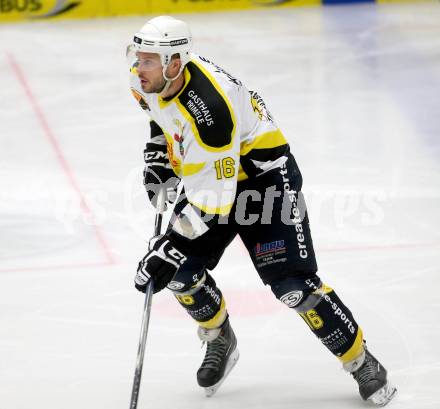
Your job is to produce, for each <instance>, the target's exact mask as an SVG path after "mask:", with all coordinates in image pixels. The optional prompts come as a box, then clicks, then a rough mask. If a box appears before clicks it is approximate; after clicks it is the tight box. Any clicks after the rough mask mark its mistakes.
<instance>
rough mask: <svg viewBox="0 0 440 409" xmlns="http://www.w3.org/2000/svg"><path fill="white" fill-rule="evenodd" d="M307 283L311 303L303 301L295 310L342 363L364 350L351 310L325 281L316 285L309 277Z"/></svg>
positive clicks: (361, 337) (360, 334)
mask: <svg viewBox="0 0 440 409" xmlns="http://www.w3.org/2000/svg"><path fill="white" fill-rule="evenodd" d="M306 283H307V284H308V285H309V286H310V288H311V289H313V292H312V294H310V296H309V299H310V301H312V303H311V304H310V303H308V302H304V303H303V304H302V305H300V306H299V307H297V308H296V310H297V311H298V313H299V314H300V316H301V317H302V318H303V319H304V321H305V322H306V323H307V325H308V326H309V327H310V328H311V330H312V331H313V332H314V334H315V335H316V336H317V337H318V338H319V339H320V340H321V342H322V343H323V344H324V345H325V346H326V347H327V348H328V350H329V351H330V352H331V353H332V354H334V355H336V356H337V357H338V358H339V360H340V361H341V362H342V363H348V362H350V361H352V360H354V359H355V358H357V357H358V356H359V355H361V354H362V353H363V350H364V349H363V334H362V330H361V328H360V327H359V326H358V324H357V323H356V321H355V320H354V318H353V315H352V314H351V312H350V310H349V309H348V308H347V307H346V306H345V305H344V304H343V302H342V301H341V300H340V298H339V297H338V296H337V295H336V293H335V292H334V290H333V289H332V288H330V287H328V286H326V285H325V284H322V285H321V286H320V287H319V288H318V287H317V286H316V285H315V284H314V283H313V282H312V281H311V280H306ZM306 301H307V300H306ZM301 307H302V308H301Z"/></svg>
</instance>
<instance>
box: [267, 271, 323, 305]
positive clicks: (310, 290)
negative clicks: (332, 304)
mask: <svg viewBox="0 0 440 409" xmlns="http://www.w3.org/2000/svg"><path fill="white" fill-rule="evenodd" d="M270 286H271V289H272V292H273V293H274V295H275V297H276V298H278V299H279V300H280V301H281V302H282V303H283V304H285V305H286V306H287V307H289V308H293V309H295V310H296V311H297V312H299V313H301V312H304V311H308V310H310V309H312V308H314V307H315V306H316V305H317V304H318V303H319V302H320V300H321V295H319V293H317V292H316V290H317V289H319V288H320V287H321V286H322V283H321V280H320V278H319V277H318V276H317V275H316V274H310V276H308V277H301V278H298V277H285V278H283V279H280V280H276V281H274V282H272V283H270Z"/></svg>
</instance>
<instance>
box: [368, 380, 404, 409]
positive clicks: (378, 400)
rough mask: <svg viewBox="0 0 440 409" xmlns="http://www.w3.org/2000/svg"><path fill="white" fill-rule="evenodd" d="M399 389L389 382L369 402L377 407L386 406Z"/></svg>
mask: <svg viewBox="0 0 440 409" xmlns="http://www.w3.org/2000/svg"><path fill="white" fill-rule="evenodd" d="M396 393H397V388H396V387H395V386H393V385H392V384H390V383H389V382H387V384H386V385H385V386H384V387H382V388H380V389H379V390H378V391H377V392H375V393H373V394H372V395H371V396H370V397H369V398H368V400H369V401H370V402H371V403H373V404H374V405H376V406H385V405H387V404H388V403H389V402H391V400H392V399H393V398H394V397H395V396H396Z"/></svg>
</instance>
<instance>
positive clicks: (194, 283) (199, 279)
mask: <svg viewBox="0 0 440 409" xmlns="http://www.w3.org/2000/svg"><path fill="white" fill-rule="evenodd" d="M206 279H207V273H206V270H205V269H203V270H201V271H199V272H196V273H192V272H185V273H182V272H178V273H177V274H176V275H175V277H174V278H173V280H172V281H171V282H170V283H169V284H168V285H167V288H168V289H169V290H171V291H172V292H173V293H174V294H178V295H192V294H195V293H196V292H198V291H199V290H200V289H201V288H202V287H203V285H204V284H205V282H206Z"/></svg>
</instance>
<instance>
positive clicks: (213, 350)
mask: <svg viewBox="0 0 440 409" xmlns="http://www.w3.org/2000/svg"><path fill="white" fill-rule="evenodd" d="M198 335H199V338H200V339H201V340H202V341H203V342H204V343H206V345H207V347H206V354H205V358H204V360H203V362H202V365H201V366H200V368H199V370H198V371H197V382H198V384H199V385H200V386H201V387H202V388H204V389H205V394H206V396H207V397H211V396H212V395H214V394H215V393H216V392H217V390H218V389H219V388H220V386H221V384H222V383H223V382H224V380H225V379H226V377H227V376H228V375H229V372H231V370H232V368H233V367H234V366H235V364H236V363H237V361H238V358H239V356H240V354H239V352H238V349H237V339H236V337H235V334H234V331H233V330H232V328H231V325H230V323H229V318H227V319H226V321H225V322H224V323H223V324H222V326H221V327H220V328H215V329H206V328H202V327H199V330H198Z"/></svg>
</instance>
